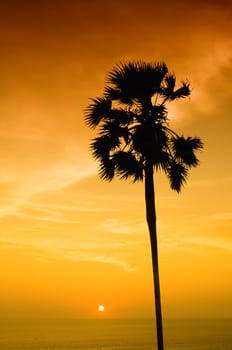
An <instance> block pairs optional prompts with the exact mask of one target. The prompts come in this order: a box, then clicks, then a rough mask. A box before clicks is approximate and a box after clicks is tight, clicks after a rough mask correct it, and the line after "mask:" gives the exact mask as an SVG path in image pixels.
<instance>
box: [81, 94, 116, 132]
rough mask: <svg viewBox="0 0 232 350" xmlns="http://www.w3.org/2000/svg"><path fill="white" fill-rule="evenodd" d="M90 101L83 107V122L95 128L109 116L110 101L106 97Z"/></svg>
mask: <svg viewBox="0 0 232 350" xmlns="http://www.w3.org/2000/svg"><path fill="white" fill-rule="evenodd" d="M91 101H92V103H91V104H90V105H89V106H88V107H87V108H86V109H85V122H86V124H87V125H88V126H89V127H90V128H95V127H96V126H98V124H99V123H100V122H101V121H102V120H104V119H107V118H109V116H110V113H111V104H112V103H111V101H110V100H109V99H107V98H101V97H98V98H94V99H91Z"/></svg>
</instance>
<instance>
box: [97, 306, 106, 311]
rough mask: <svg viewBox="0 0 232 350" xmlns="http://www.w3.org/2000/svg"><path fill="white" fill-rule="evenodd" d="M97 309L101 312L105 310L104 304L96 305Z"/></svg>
mask: <svg viewBox="0 0 232 350" xmlns="http://www.w3.org/2000/svg"><path fill="white" fill-rule="evenodd" d="M98 311H100V312H103V311H105V306H104V305H102V304H101V305H98Z"/></svg>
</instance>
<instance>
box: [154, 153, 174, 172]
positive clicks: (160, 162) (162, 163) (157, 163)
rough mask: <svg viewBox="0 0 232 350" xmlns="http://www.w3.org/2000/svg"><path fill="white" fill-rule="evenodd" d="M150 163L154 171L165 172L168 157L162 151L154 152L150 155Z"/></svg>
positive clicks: (167, 165) (167, 154) (168, 161)
mask: <svg viewBox="0 0 232 350" xmlns="http://www.w3.org/2000/svg"><path fill="white" fill-rule="evenodd" d="M152 163H153V166H154V168H155V169H156V170H163V171H164V172H167V169H168V167H169V164H170V155H169V153H168V152H166V151H164V150H160V151H158V152H157V151H156V150H154V152H153V155H152Z"/></svg>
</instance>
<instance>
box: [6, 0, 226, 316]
mask: <svg viewBox="0 0 232 350" xmlns="http://www.w3.org/2000/svg"><path fill="white" fill-rule="evenodd" d="M231 11H232V5H231V4H230V1H226V0H224V1H222V0H214V1H210V0H208V1H206V0H202V1H196V0H195V1H184V0H180V1H176V2H174V1H171V0H169V1H165V2H160V3H158V2H157V1H154V0H150V1H149V0H143V1H140V2H137V1H130V0H124V1H122V0H117V1H108V0H107V1H106V0H94V1H90V0H81V1H74V0H56V1H55V0H54V1H51V0H47V1H45V0H44V1H43V0H41V1H38V2H35V1H34V2H33V1H29V0H28V1H24V0H21V1H16V0H14V1H13V0H12V1H11V0H9V1H5V2H3V1H2V2H1V3H0V47H1V55H0V72H1V82H0V116H1V117H0V138H1V147H0V153H1V155H0V188H1V196H0V264H1V269H0V281H1V282H0V283H1V285H0V314H1V315H3V316H8V317H13V316H17V317H18V316H52V317H53V316H55V317H63V316H65V317H66V316H72V317H97V316H98V311H97V307H98V305H99V304H104V305H105V308H106V309H105V312H104V315H105V316H106V317H150V316H153V291H152V275H151V259H150V250H149V240H148V233H147V228H146V224H145V207H144V196H143V185H142V184H136V185H132V184H130V183H126V182H119V181H117V180H116V181H114V182H112V183H110V184H108V183H104V182H103V181H101V180H99V179H98V177H97V175H96V174H97V164H96V163H95V162H94V160H93V159H92V157H91V154H90V152H89V150H88V144H89V142H90V140H91V138H92V137H94V136H95V133H94V132H93V131H91V130H88V128H87V127H86V126H85V125H84V122H83V110H84V108H85V107H86V106H87V105H88V104H89V98H90V97H96V96H99V95H101V92H102V90H103V87H104V83H105V75H106V73H107V72H108V71H109V70H111V68H112V67H113V66H114V65H115V64H116V63H118V62H119V61H124V60H137V59H142V60H146V61H165V62H166V63H167V65H168V67H169V69H170V71H171V72H175V73H176V75H177V78H178V79H179V80H182V79H185V78H188V79H189V80H190V82H191V86H192V95H191V97H190V98H189V99H187V100H184V101H182V102H180V103H178V102H177V103H176V104H173V105H171V106H170V109H169V111H170V112H169V113H170V114H169V115H170V119H171V123H172V124H171V126H172V127H173V128H175V129H176V130H177V131H178V132H180V133H182V132H183V133H184V134H185V135H187V136H188V135H189V136H199V137H201V138H202V140H203V141H204V143H205V148H204V151H203V152H202V153H201V154H200V155H199V157H200V160H201V164H200V166H199V167H198V168H196V169H194V170H193V171H192V172H191V174H190V178H189V182H188V184H187V186H186V187H185V188H184V189H183V191H182V193H181V194H179V195H177V194H176V193H173V192H172V191H171V190H170V189H169V186H168V183H167V180H166V179H165V178H164V176H162V175H157V176H156V186H157V215H158V233H159V254H160V274H161V293H162V302H163V313H164V316H165V317H192V316H193V317H203V316H206V317H218V316H226V317H229V316H230V317H232V298H231V296H232V279H231V270H232V236H231V231H232V230H231V229H232V224H231V220H232V209H231V190H232V172H231V170H232V165H231V155H232V154H231V153H232V152H231V127H232V121H231V120H232V119H231V98H232V83H231V81H232V39H231V38H232V35H231V34H232V27H231Z"/></svg>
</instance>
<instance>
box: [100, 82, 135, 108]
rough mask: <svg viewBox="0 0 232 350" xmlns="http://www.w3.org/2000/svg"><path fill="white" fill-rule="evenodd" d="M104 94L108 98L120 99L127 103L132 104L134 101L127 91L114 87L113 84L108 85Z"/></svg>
mask: <svg viewBox="0 0 232 350" xmlns="http://www.w3.org/2000/svg"><path fill="white" fill-rule="evenodd" d="M104 95H105V97H106V98H108V99H110V100H112V101H119V102H121V103H123V104H125V105H129V106H132V105H133V103H134V101H133V98H131V97H130V96H129V95H128V94H127V93H126V92H125V91H123V92H122V91H121V90H120V89H116V88H113V87H111V86H106V87H105V91H104Z"/></svg>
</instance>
